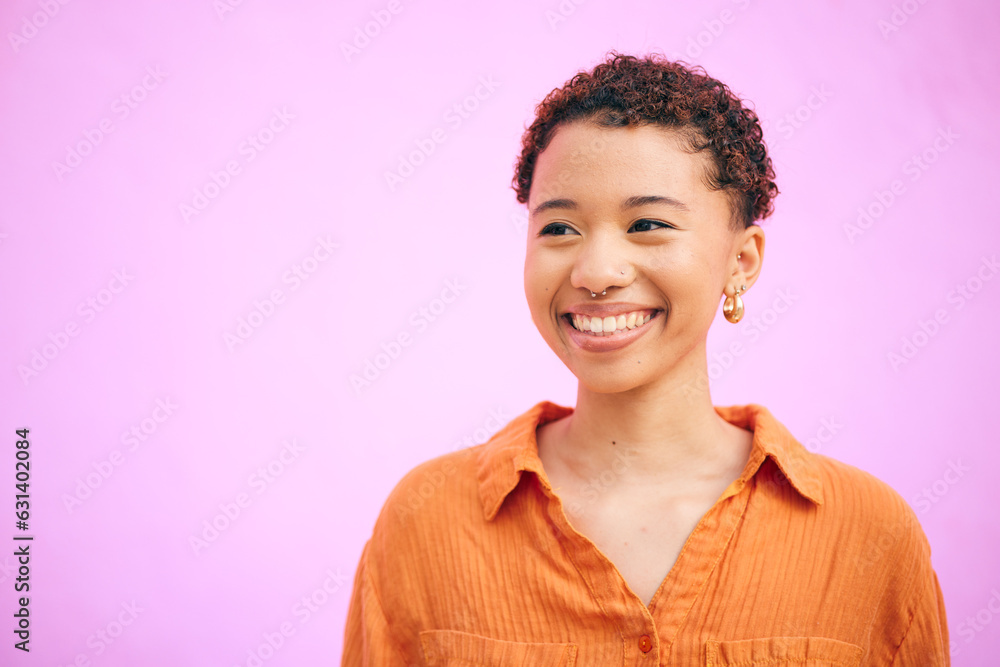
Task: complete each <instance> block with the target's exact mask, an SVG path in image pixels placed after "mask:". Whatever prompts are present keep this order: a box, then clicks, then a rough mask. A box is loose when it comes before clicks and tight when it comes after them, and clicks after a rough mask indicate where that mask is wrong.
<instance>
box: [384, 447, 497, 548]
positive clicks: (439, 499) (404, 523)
mask: <svg viewBox="0 0 1000 667" xmlns="http://www.w3.org/2000/svg"><path fill="white" fill-rule="evenodd" d="M483 446H484V445H476V446H474V447H468V448H465V449H460V450H457V451H454V452H448V453H447V454H442V455H440V456H435V457H434V458H431V459H428V460H427V461H424V462H423V463H420V464H419V465H417V466H415V467H413V468H412V469H411V470H410V471H409V472H407V473H406V474H405V475H403V477H402V478H401V479H400V480H399V482H397V483H396V486H395V487H394V488H393V490H392V491H391V492H390V493H389V496H388V498H387V499H386V501H385V504H384V505H383V507H382V511H381V512H380V514H379V517H378V519H377V521H376V523H375V532H376V534H377V533H379V532H380V531H382V532H385V531H389V532H394V533H395V532H398V531H401V530H417V529H420V528H421V527H423V528H424V529H427V528H432V527H436V526H437V525H438V524H439V522H441V521H447V520H452V519H458V518H459V516H457V515H461V514H465V513H467V512H469V511H471V510H476V511H479V512H480V513H482V509H481V505H480V503H479V484H478V454H479V452H480V451H481V450H482V448H483ZM462 518H465V517H462Z"/></svg>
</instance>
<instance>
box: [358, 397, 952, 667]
mask: <svg viewBox="0 0 1000 667" xmlns="http://www.w3.org/2000/svg"><path fill="white" fill-rule="evenodd" d="M715 410H716V412H717V413H718V414H719V415H721V416H722V417H723V418H724V419H725V420H726V421H728V422H730V423H732V424H735V425H737V426H740V427H742V428H745V429H747V430H750V431H752V432H753V434H754V435H753V446H752V450H751V454H750V458H749V460H748V461H747V464H746V467H745V468H744V470H743V473H742V474H741V475H740V477H739V478H738V479H736V480H735V481H734V482H733V483H732V484H730V485H729V487H728V488H727V489H726V490H725V492H724V493H723V494H722V495H721V496H720V497H719V499H718V500H717V501H716V502H715V504H714V505H713V506H712V508H711V509H710V510H709V511H708V512H707V513H706V514H705V515H704V516H703V517H702V518H701V520H700V522H699V523H698V525H697V527H696V528H695V529H694V531H693V532H692V533H691V535H689V536H688V538H687V541H686V542H685V544H684V547H683V549H682V550H681V553H680V555H679V557H678V558H677V561H676V562H675V564H674V565H673V568H672V569H671V570H670V572H669V573H668V574H667V577H666V578H665V579H664V580H663V582H662V583H661V584H660V587H659V590H658V591H657V592H656V595H655V597H654V598H653V599H652V601H651V602H650V604H649V607H647V606H646V605H645V604H643V602H642V601H641V600H640V599H639V598H638V597H637V596H636V595H635V594H634V593H633V592H632V590H631V589H630V588H629V586H628V584H627V583H626V582H625V580H624V579H623V578H622V576H621V574H620V573H619V571H618V569H617V568H616V567H615V566H614V565H613V564H612V563H611V561H610V560H608V559H607V558H606V557H605V556H604V554H602V553H601V551H600V550H599V549H598V548H597V547H596V546H595V545H594V543H593V542H591V541H590V540H589V539H587V538H586V537H585V536H583V535H581V534H580V533H578V532H577V531H576V530H575V529H574V528H573V527H572V526H571V524H570V523H569V521H568V520H567V515H566V513H565V511H564V508H563V506H562V502H561V500H560V498H559V497H558V496H557V495H555V494H554V493H553V491H552V488H551V486H550V485H549V482H548V479H547V478H546V476H545V471H544V469H543V468H542V463H541V460H540V459H539V458H538V446H537V442H536V440H535V429H536V428H537V426H538V425H539V424H543V423H546V422H549V421H552V420H555V419H559V418H561V417H563V416H565V415H567V414H571V413H572V411H573V410H572V408H567V407H563V406H560V405H556V404H554V403H550V402H548V401H543V402H541V403H538V404H537V405H535V406H534V407H533V408H531V409H530V410H528V411H527V412H525V413H524V414H522V415H520V416H518V417H515V418H514V419H513V420H511V421H510V423H508V424H507V425H506V426H505V427H504V428H503V429H502V430H501V431H499V432H498V433H497V434H496V435H494V436H493V438H492V439H491V440H490V441H489V442H487V443H485V444H482V445H478V446H476V447H470V448H467V449H463V450H460V451H457V452H452V453H449V454H445V455H443V456H439V457H437V458H435V459H432V460H430V461H427V462H425V463H422V464H421V465H419V466H417V467H416V468H414V469H413V470H412V471H410V472H409V473H407V475H406V476H405V477H404V478H403V479H402V480H401V481H400V482H399V484H398V485H397V486H396V488H395V489H394V490H393V491H392V493H391V494H390V496H389V498H388V500H387V501H386V503H385V506H384V507H383V508H382V512H381V514H380V515H379V517H378V520H377V521H376V524H375V529H374V532H373V534H372V537H371V539H370V540H369V541H368V542H367V543H366V545H365V548H364V551H363V553H362V556H361V562H360V565H359V567H358V570H357V574H356V575H355V579H354V590H353V593H352V598H351V603H350V609H349V611H348V618H347V625H346V630H345V637H344V638H345V641H344V654H343V661H342V664H343V665H344V666H351V667H353V666H357V665H371V666H383V665H465V666H468V665H503V666H504V667H509V666H515V667H521V666H523V667H545V666H548V665H563V666H567V667H568V666H574V665H575V666H577V667H583V666H588V667H589V666H594V667H608V666H610V665H650V666H653V665H710V666H712V667H723V666H731V667H736V666H737V665H738V666H739V667H750V666H753V665H761V666H764V665H766V666H767V667H789V666H792V665H809V666H810V667H820V666H822V667H827V666H831V665H844V666H849V665H866V666H868V665H905V666H910V665H913V666H919V667H934V666H938V665H950V658H949V653H948V628H947V624H946V620H945V609H944V600H943V597H942V594H941V588H940V586H939V585H938V580H937V575H936V574H935V572H934V570H933V569H932V567H931V560H930V547H929V545H928V542H927V538H926V537H925V535H924V533H923V530H922V529H921V528H920V525H919V523H918V522H917V518H916V515H915V514H914V512H913V510H912V509H911V508H910V506H909V505H908V504H907V503H906V502H905V501H904V500H903V499H902V498H901V497H900V496H899V494H898V493H896V492H895V491H894V490H893V489H892V488H891V487H889V486H888V485H887V484H885V483H884V482H882V481H880V480H878V479H876V478H875V477H873V476H872V475H870V474H868V473H866V472H864V471H862V470H859V469H857V468H854V467H852V466H850V465H847V464H845V463H841V462H839V461H836V460H834V459H831V458H829V457H827V456H823V455H820V454H815V453H811V452H809V451H808V450H807V449H805V447H803V446H802V445H801V444H800V443H799V442H797V441H796V440H795V438H794V437H792V435H791V434H790V433H789V432H788V430H787V429H786V428H785V427H784V426H783V425H782V424H781V423H780V422H778V421H777V420H776V419H775V418H774V417H773V416H772V415H771V413H770V412H769V411H768V410H767V409H766V408H764V407H761V406H759V405H746V406H732V407H716V408H715Z"/></svg>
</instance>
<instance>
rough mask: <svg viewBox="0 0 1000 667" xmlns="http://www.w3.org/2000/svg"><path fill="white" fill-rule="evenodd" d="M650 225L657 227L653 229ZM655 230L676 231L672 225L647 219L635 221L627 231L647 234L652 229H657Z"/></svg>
mask: <svg viewBox="0 0 1000 667" xmlns="http://www.w3.org/2000/svg"><path fill="white" fill-rule="evenodd" d="M652 225H656V226H657V227H653V226H652ZM657 228H665V229H676V227H674V226H672V225H668V224H667V223H665V222H660V221H659V220H649V219H646V218H643V219H642V220H636V221H635V222H634V223H633V224H632V228H631V229H629V232H632V231H636V232H648V231H650V230H652V229H657Z"/></svg>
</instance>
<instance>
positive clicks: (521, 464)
mask: <svg viewBox="0 0 1000 667" xmlns="http://www.w3.org/2000/svg"><path fill="white" fill-rule="evenodd" d="M715 411H716V412H717V413H718V414H719V416H720V417H722V418H723V419H725V420H726V421H727V422H729V423H731V424H733V425H734V426H739V427H740V428H744V429H746V430H748V431H751V432H752V433H753V444H752V447H751V450H750V458H749V460H748V461H747V464H746V467H745V468H744V469H743V473H742V474H741V475H740V476H739V477H738V478H737V479H736V480H734V481H733V483H732V484H730V485H729V487H728V488H727V489H726V491H725V492H724V493H723V494H722V496H721V497H720V498H719V500H722V499H723V498H727V497H729V496H731V495H735V494H737V493H739V492H740V491H741V490H742V489H743V487H744V486H745V485H746V483H747V482H748V481H749V480H750V478H751V477H753V476H754V475H755V474H757V470H759V469H760V466H761V464H762V463H763V462H764V459H765V458H766V457H768V456H769V457H771V460H772V461H773V462H774V463H775V464H776V465H777V466H778V468H779V469H780V470H781V472H782V473H783V474H784V475H785V477H786V478H787V479H788V481H789V482H791V485H792V487H793V488H794V489H795V490H796V491H797V492H798V493H799V494H800V495H802V496H804V497H805V498H808V499H809V500H811V501H812V502H814V503H816V504H817V505H821V504H823V489H822V485H821V483H820V476H819V471H818V469H817V465H816V460H815V458H814V455H813V454H812V452H810V451H809V450H807V449H806V448H805V447H803V446H802V444H801V443H800V442H799V441H797V440H796V439H795V438H794V437H793V436H792V434H791V433H790V432H789V431H788V429H786V428H785V426H784V425H783V424H782V423H781V422H779V421H778V420H777V419H775V418H774V415H772V414H771V412H770V411H769V410H768V409H767V408H765V407H764V406H762V405H757V404H754V403H750V404H747V405H733V406H715ZM572 413H573V408H568V407H564V406H562V405H557V404H556V403H552V402H550V401H542V402H540V403H537V404H535V405H534V406H533V407H532V408H531V409H529V410H528V411H527V412H524V413H522V414H521V415H519V416H517V417H515V418H514V419H512V420H511V421H510V422H508V423H507V425H506V426H504V427H503V428H502V429H500V431H498V432H497V433H496V434H495V435H494V436H493V437H492V438H490V440H489V442H487V443H486V444H485V445H484V446H483V447H482V449H480V451H479V453H478V460H477V464H478V475H479V497H480V500H482V503H483V513H484V515H485V517H486V520H487V521H491V520H492V519H493V517H494V516H496V514H497V512H498V511H499V510H500V506H501V505H502V504H503V501H504V499H506V497H507V495H508V494H510V492H511V491H513V490H514V488H515V487H516V486H517V484H518V482H519V481H520V479H521V474H522V473H523V472H524V471H526V470H528V471H531V472H534V473H535V474H537V475H538V476H539V477H540V478H542V479H546V480H547V478H546V477H545V469H544V468H543V467H542V461H541V459H539V458H538V442H537V441H536V440H535V429H536V428H538V427H539V426H540V425H542V424H545V423H548V422H550V421H555V420H556V419H561V418H562V417H565V416H566V415H569V414H572Z"/></svg>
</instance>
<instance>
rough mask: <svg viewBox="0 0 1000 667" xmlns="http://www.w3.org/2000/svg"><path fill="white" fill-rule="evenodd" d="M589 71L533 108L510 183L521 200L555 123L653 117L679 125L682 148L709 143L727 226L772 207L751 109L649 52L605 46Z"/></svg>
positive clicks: (624, 123)
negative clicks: (725, 200) (604, 54)
mask: <svg viewBox="0 0 1000 667" xmlns="http://www.w3.org/2000/svg"><path fill="white" fill-rule="evenodd" d="M608 55H609V57H608V59H607V60H606V61H605V62H603V63H601V64H599V65H597V66H596V67H594V69H593V70H592V71H591V72H583V71H581V72H579V73H577V74H576V75H575V76H573V78H571V79H570V80H569V81H568V82H566V84H565V85H564V86H563V87H562V88H556V89H555V90H553V91H552V92H551V93H549V94H548V95H547V96H546V97H545V99H544V100H542V101H541V102H540V103H539V104H538V106H537V107H536V108H535V120H534V122H533V123H531V125H530V126H529V127H528V128H527V130H526V131H525V133H524V136H523V137H522V138H521V147H522V150H521V155H520V157H519V158H518V160H517V162H516V164H515V173H514V178H513V180H512V181H511V187H513V189H514V190H515V192H516V193H517V200H518V201H519V202H520V203H522V204H526V203H527V202H528V194H529V192H530V191H531V181H532V177H533V176H534V171H535V164H536V162H537V161H538V155H539V154H540V153H541V152H542V151H543V150H545V148H546V146H548V144H549V142H550V141H551V140H552V137H553V136H554V134H555V130H556V128H557V127H559V125H562V124H566V123H569V122H572V121H575V120H587V121H591V122H594V123H596V124H597V125H598V126H600V127H628V126H631V125H646V124H651V123H656V124H659V125H662V126H666V127H670V128H673V129H676V130H679V131H680V133H681V136H682V137H684V138H685V139H686V140H687V142H688V149H689V150H691V151H692V152H699V151H702V150H705V149H710V150H711V156H712V159H711V160H710V164H711V166H710V167H709V169H708V170H707V173H706V179H707V185H708V187H710V188H712V189H714V190H724V191H725V192H726V194H727V195H728V196H729V199H730V205H731V209H732V212H733V216H732V225H733V228H734V229H736V230H739V229H745V228H747V227H749V226H751V225H753V224H754V221H756V220H759V219H763V218H766V217H767V216H769V215H771V213H772V212H773V210H774V204H773V202H772V200H773V199H774V197H775V195H777V194H778V187H777V185H775V183H774V180H773V179H774V168H773V166H772V165H771V158H770V157H769V156H768V154H767V147H766V146H765V145H764V139H763V131H762V130H761V127H760V121H759V120H758V118H757V114H756V113H754V111H753V110H752V109H749V108H747V107H746V106H744V104H743V101H742V100H740V98H739V97H737V96H736V95H735V94H733V93H732V92H731V91H730V90H729V88H728V87H727V86H726V85H725V84H724V83H722V82H720V81H718V80H716V79H713V78H711V77H710V76H708V74H707V73H705V70H704V69H703V68H701V67H699V66H691V65H688V64H686V63H683V62H680V61H678V62H671V61H670V60H668V59H667V58H666V57H665V56H660V55H659V54H656V53H652V54H648V55H646V56H644V57H642V58H638V57H635V56H630V55H624V54H620V53H617V52H615V51H611V52H610V53H609V54H608Z"/></svg>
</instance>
